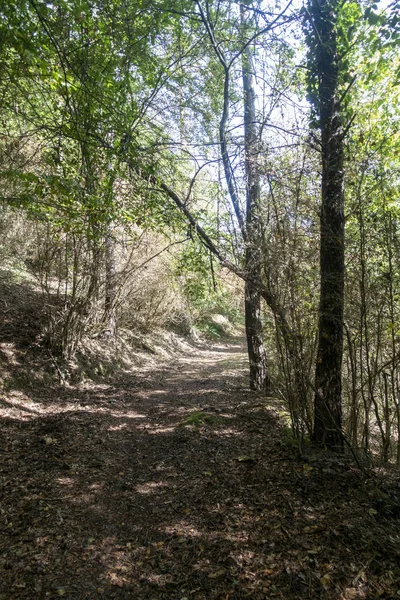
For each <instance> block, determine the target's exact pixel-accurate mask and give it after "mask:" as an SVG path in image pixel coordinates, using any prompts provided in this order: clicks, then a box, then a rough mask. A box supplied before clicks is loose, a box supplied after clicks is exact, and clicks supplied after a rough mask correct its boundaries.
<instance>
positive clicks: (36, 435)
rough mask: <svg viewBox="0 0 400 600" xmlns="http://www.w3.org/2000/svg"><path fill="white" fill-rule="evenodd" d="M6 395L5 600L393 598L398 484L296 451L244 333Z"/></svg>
mask: <svg viewBox="0 0 400 600" xmlns="http://www.w3.org/2000/svg"><path fill="white" fill-rule="evenodd" d="M3 350H4V348H3ZM11 362H12V361H11ZM1 398H2V399H1V402H0V408H1V412H2V417H3V418H2V425H1V445H0V451H1V452H0V460H1V463H0V469H1V487H0V498H1V525H0V534H1V538H0V572H1V580H0V598H1V599H7V600H8V599H20V598H21V599H22V598H23V599H30V600H32V599H36V598H37V599H41V598H44V599H47V598H50V599H52V598H58V597H61V596H62V597H65V598H70V599H71V600H72V599H85V600H86V599H92V598H93V599H94V598H135V599H146V600H147V599H149V600H151V599H157V600H159V599H161V598H171V599H177V600H185V599H187V600H189V599H193V600H201V599H207V600H208V599H221V600H228V599H230V600H234V599H241V598H252V599H254V600H258V599H260V600H261V599H267V598H282V599H285V600H286V599H287V600H290V599H293V598H299V599H300V598H304V599H305V598H313V599H314V598H315V599H317V598H318V599H320V598H323V599H327V600H330V599H332V600H333V599H335V600H339V599H342V600H350V599H355V598H357V599H359V598H371V599H375V598H382V599H395V598H400V591H399V590H400V518H399V517H400V505H399V503H398V500H399V497H400V494H399V492H398V489H399V488H398V483H397V484H396V478H395V476H394V475H392V476H391V477H390V478H388V474H387V473H381V474H379V473H378V474H377V473H374V474H370V475H367V474H366V473H365V472H362V471H360V469H358V468H357V467H356V466H355V465H354V464H353V463H352V462H351V461H350V459H346V458H344V457H337V456H330V455H329V454H327V453H324V452H319V453H316V452H315V451H312V449H311V448H308V447H306V448H303V449H302V454H300V453H299V451H298V449H297V448H296V447H295V446H294V444H291V443H290V437H288V435H287V431H286V430H284V424H285V423H284V418H283V417H282V415H281V413H280V407H279V406H278V405H277V403H276V401H273V400H271V401H269V400H267V399H266V398H263V397H262V396H260V395H257V394H255V393H251V392H250V391H249V390H248V389H247V388H246V357H245V354H244V348H243V344H242V341H241V340H231V341H229V342H227V343H220V344H215V345H213V346H212V347H210V348H205V347H204V346H203V347H193V348H192V351H191V353H187V354H186V355H184V356H182V357H181V358H177V359H173V360H171V361H169V362H164V363H163V364H161V365H159V366H158V367H157V368H154V367H149V369H148V370H147V371H146V370H142V371H141V373H137V372H136V373H135V372H131V373H125V374H124V375H123V376H121V379H120V380H119V381H118V382H115V383H113V384H97V385H95V384H86V385H80V386H76V387H70V388H68V389H62V388H60V389H58V388H57V389H55V388H54V386H53V388H52V389H46V388H45V387H43V388H42V389H40V388H38V387H37V385H34V384H32V389H29V387H25V389H21V387H20V388H19V389H16V388H15V387H12V389H7V390H6V391H5V392H4V393H3V394H2V396H1ZM396 485H397V487H396Z"/></svg>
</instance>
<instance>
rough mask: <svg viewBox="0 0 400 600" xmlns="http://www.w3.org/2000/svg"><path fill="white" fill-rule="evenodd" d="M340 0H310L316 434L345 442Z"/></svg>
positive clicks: (333, 444)
mask: <svg viewBox="0 0 400 600" xmlns="http://www.w3.org/2000/svg"><path fill="white" fill-rule="evenodd" d="M338 5H339V2H338V0H311V4H310V14H311V18H312V20H313V26H314V29H315V32H316V35H315V51H316V68H317V76H318V81H319V83H318V91H317V107H318V108H317V110H318V112H319V125H320V129H321V144H322V146H321V148H322V204H321V247H320V273H321V289H320V305H319V338H318V353H317V365H316V375H315V388H316V394H315V416H314V440H315V441H316V442H317V443H320V444H324V445H326V446H328V447H330V448H338V449H341V448H342V447H343V436H342V404H341V396H342V357H343V306H344V189H343V187H344V186H343V182H344V172H343V162H344V152H343V135H344V134H343V127H342V121H341V114H340V113H341V107H340V102H339V99H338V75H339V66H338V56H337V47H336V45H337V40H336V23H335V21H336V12H337V10H338Z"/></svg>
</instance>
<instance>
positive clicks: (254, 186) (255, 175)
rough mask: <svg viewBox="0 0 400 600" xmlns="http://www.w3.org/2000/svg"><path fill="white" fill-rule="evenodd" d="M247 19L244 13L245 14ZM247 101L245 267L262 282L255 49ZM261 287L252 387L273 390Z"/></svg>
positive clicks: (249, 292)
mask: <svg viewBox="0 0 400 600" xmlns="http://www.w3.org/2000/svg"><path fill="white" fill-rule="evenodd" d="M242 19H243V17H242ZM242 78H243V102H244V150H245V174H246V233H247V236H246V237H247V239H246V253H245V265H244V266H245V271H246V273H247V275H248V277H249V279H250V280H251V281H254V282H255V283H256V284H257V287H258V288H259V287H260V286H261V262H262V256H261V216H260V196H261V186H260V172H259V166H258V161H259V155H260V146H259V140H258V135H257V134H258V132H257V127H256V107H255V91H254V75H253V64H252V56H251V51H250V49H249V48H248V47H247V48H246V49H245V50H244V52H243V55H242ZM257 287H255V286H254V285H252V284H251V283H249V282H248V281H247V282H246V285H245V325H246V338H247V349H248V354H249V363H250V389H252V390H265V391H266V392H269V391H270V380H269V374H268V368H267V357H266V353H265V348H264V340H263V333H262V320H261V294H260V292H259V291H258V289H257Z"/></svg>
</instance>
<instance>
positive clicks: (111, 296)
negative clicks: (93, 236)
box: [103, 228, 117, 337]
mask: <svg viewBox="0 0 400 600" xmlns="http://www.w3.org/2000/svg"><path fill="white" fill-rule="evenodd" d="M110 229H111V228H110ZM105 270H106V281H105V287H106V289H105V301H104V318H103V322H104V324H105V328H106V332H107V335H109V336H110V337H115V334H116V332H117V317H116V311H115V301H116V297H117V283H116V270H115V242H114V239H113V237H112V232H111V230H110V231H108V232H107V235H106V238H105Z"/></svg>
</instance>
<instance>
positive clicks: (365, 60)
mask: <svg viewBox="0 0 400 600" xmlns="http://www.w3.org/2000/svg"><path fill="white" fill-rule="evenodd" d="M398 11H399V6H398V3H397V2H396V1H394V2H392V3H389V4H384V5H383V4H382V5H380V4H371V3H369V2H364V1H360V2H355V1H354V2H353V1H344V2H339V1H338V0H321V1H320V2H318V1H317V0H312V1H310V2H309V3H308V5H304V6H300V5H298V4H297V3H295V2H292V1H290V2H288V3H287V4H281V3H279V2H277V3H276V4H274V3H266V2H262V1H250V0H243V2H236V1H233V0H232V1H228V0H226V1H221V0H215V1H214V0H213V1H207V0H206V1H203V0H198V1H191V0H179V1H175V2H170V1H169V0H138V1H137V0H131V1H130V2H126V1H118V2H117V1H115V2H114V1H113V0H107V1H104V2H103V1H102V0H99V1H92V0H59V1H57V2H55V3H51V2H38V1H36V0H29V1H13V2H4V1H3V2H2V3H1V10H0V41H1V44H0V54H1V75H0V116H1V136H0V190H1V220H0V227H1V249H0V252H1V261H2V267H1V269H2V271H1V272H2V280H3V289H4V290H6V289H9V288H8V287H7V285H8V284H9V283H10V282H12V283H13V285H16V286H18V285H19V286H21V287H20V290H21V294H22V295H23V294H24V292H23V290H24V289H25V288H24V287H23V286H24V285H27V284H28V283H29V285H31V286H36V289H40V292H41V294H42V298H43V305H42V306H43V307H44V316H43V321H41V331H40V334H39V335H38V336H37V337H36V339H35V340H34V344H37V345H38V346H39V347H40V348H43V349H46V352H48V353H49V356H50V357H51V362H52V365H53V367H54V368H55V369H56V370H57V373H58V375H59V376H60V378H61V379H62V380H63V381H65V380H66V379H68V377H69V375H70V371H71V364H72V362H71V361H73V360H74V357H75V356H76V353H77V351H78V350H79V348H82V343H83V341H84V340H88V339H94V338H96V339H99V340H102V342H103V343H104V344H106V345H108V346H110V344H111V345H112V344H114V343H116V341H115V340H116V339H122V338H123V339H125V340H129V336H131V339H133V338H132V336H133V337H134V336H135V335H137V334H138V332H141V333H143V332H149V331H150V330H154V329H156V328H159V327H163V328H172V329H174V330H175V331H176V332H179V333H180V334H184V335H189V336H190V335H194V333H193V332H194V329H193V328H194V327H197V328H199V329H200V330H202V331H203V332H206V333H207V334H209V335H220V334H221V324H220V322H221V319H220V317H218V318H217V320H216V319H215V315H222V316H223V317H224V318H226V319H228V320H229V321H231V322H233V323H236V324H238V323H245V327H246V335H247V342H248V350H249V360H250V387H251V388H252V389H254V390H265V391H266V392H267V393H269V394H273V395H274V396H276V397H279V398H280V399H281V400H282V401H283V402H284V405H285V407H286V409H287V411H288V413H289V415H290V419H291V427H292V432H293V436H294V438H295V439H309V438H313V439H314V440H315V441H317V442H320V443H321V444H322V445H326V446H328V447H331V448H334V449H335V448H336V449H343V448H344V447H346V448H351V449H352V452H353V454H354V456H355V457H356V458H357V460H358V461H359V462H360V461H361V462H363V461H369V460H371V459H375V460H382V461H384V462H392V463H397V465H399V464H400V379H399V366H400V345H399V344H400V330H399V311H400V294H399V289H400V264H399V260H400V252H399V243H400V237H399V235H400V232H399V198H398V190H399V158H398V157H399V144H400V134H399V77H400V63H399V39H400V38H399V35H400V19H399V14H398ZM321 190H322V191H321ZM6 284H7V285H6ZM12 303H13V299H12V297H11V296H9V297H7V293H6V291H5V292H4V295H3V298H2V310H3V314H4V316H5V318H7V311H8V310H9V309H10V305H12ZM244 317H245V318H244ZM218 319H219V323H218ZM222 329H223V328H222Z"/></svg>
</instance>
